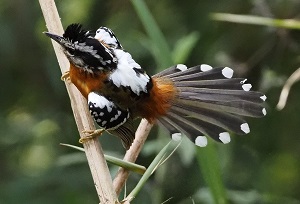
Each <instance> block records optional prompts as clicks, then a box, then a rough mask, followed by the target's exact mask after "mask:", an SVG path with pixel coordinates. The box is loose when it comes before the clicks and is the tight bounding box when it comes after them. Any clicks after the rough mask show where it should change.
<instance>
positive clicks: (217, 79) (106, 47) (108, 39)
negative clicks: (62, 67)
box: [45, 24, 266, 149]
mask: <svg viewBox="0 0 300 204" xmlns="http://www.w3.org/2000/svg"><path fill="white" fill-rule="evenodd" d="M45 34H46V35H47V36H48V37H50V38H51V39H53V40H55V41H56V42H57V43H59V44H60V45H61V47H62V49H63V52H64V54H65V55H66V56H67V58H68V60H69V62H70V71H69V74H68V76H69V77H70V80H71V82H72V83H73V84H74V85H75V86H76V87H77V88H78V90H79V91H80V92H81V93H82V95H83V96H84V97H85V98H86V99H87V100H88V107H89V110H90V113H91V115H92V117H93V118H94V120H95V121H96V123H97V124H98V125H99V126H100V127H101V128H102V129H103V130H106V131H107V132H109V133H111V134H113V135H116V136H118V137H120V138H121V140H122V143H123V145H124V146H125V148H126V149H128V148H129V147H130V145H131V144H132V142H133V140H134V132H135V130H134V127H133V124H132V123H133V120H134V119H136V118H145V119H147V120H148V121H149V122H150V123H155V122H156V121H158V122H159V123H160V124H162V125H163V126H164V127H165V128H166V129H167V130H168V131H169V132H170V134H171V136H172V139H175V140H178V139H180V138H181V133H183V134H184V135H186V136H187V137H188V138H189V139H190V140H191V141H193V142H194V143H195V144H196V145H197V146H200V147H203V146H206V145H207V138H206V137H205V136H210V137H211V138H213V139H214V140H216V141H220V142H223V143H224V144H226V143H229V142H230V140H231V139H230V135H229V132H233V133H236V134H247V133H249V132H250V129H249V125H248V123H247V122H246V121H245V120H244V119H243V117H244V116H248V117H263V116H265V115H266V109H265V108H264V106H263V102H264V101H265V100H266V96H265V95H264V94H262V93H259V92H255V91H250V89H251V84H248V83H246V79H243V78H232V76H233V70H232V69H231V68H229V67H219V68H212V67H211V66H209V65H207V64H202V65H197V66H194V67H191V68H187V67H186V66H185V65H182V64H178V65H175V66H173V67H170V68H168V69H166V70H164V71H162V72H160V73H158V74H156V75H154V76H152V77H151V76H149V75H147V74H146V72H145V71H144V70H143V69H142V68H141V66H140V65H139V64H137V63H136V62H135V61H134V60H133V58H132V56H131V55H130V54H129V53H128V52H126V51H125V50H124V49H123V47H122V46H121V44H120V42H119V40H118V39H117V38H116V36H115V34H114V33H113V32H112V31H111V30H110V29H109V28H106V27H100V28H99V29H98V30H97V32H96V35H95V36H93V34H92V33H90V32H89V31H86V30H83V29H82V26H81V25H80V24H71V25H69V26H68V27H67V29H66V30H65V32H64V34H63V36H59V35H56V34H52V33H49V32H46V33H45ZM228 131H229V132H228Z"/></svg>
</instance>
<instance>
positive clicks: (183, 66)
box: [176, 64, 187, 72]
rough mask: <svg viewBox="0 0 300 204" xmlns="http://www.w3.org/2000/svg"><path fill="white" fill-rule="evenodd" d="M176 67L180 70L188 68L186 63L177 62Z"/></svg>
mask: <svg viewBox="0 0 300 204" xmlns="http://www.w3.org/2000/svg"><path fill="white" fill-rule="evenodd" d="M176 69H179V70H180V71H182V72H183V71H185V70H187V66H186V65H184V64H177V65H176Z"/></svg>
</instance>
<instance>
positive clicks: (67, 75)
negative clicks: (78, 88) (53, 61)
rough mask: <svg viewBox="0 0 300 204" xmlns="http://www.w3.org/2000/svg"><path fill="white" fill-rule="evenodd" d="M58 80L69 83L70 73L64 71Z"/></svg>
mask: <svg viewBox="0 0 300 204" xmlns="http://www.w3.org/2000/svg"><path fill="white" fill-rule="evenodd" d="M60 79H61V80H62V81H70V71H66V72H65V73H63V75H62V76H61V77H60Z"/></svg>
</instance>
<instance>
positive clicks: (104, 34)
mask: <svg viewBox="0 0 300 204" xmlns="http://www.w3.org/2000/svg"><path fill="white" fill-rule="evenodd" d="M95 38H96V39H97V40H99V41H101V42H103V44H105V45H107V47H109V48H112V49H123V47H122V45H121V43H120V42H119V40H118V38H117V37H116V35H115V34H114V32H113V31H112V30H111V29H109V28H107V27H104V26H102V27H100V28H99V29H98V30H97V31H96V35H95Z"/></svg>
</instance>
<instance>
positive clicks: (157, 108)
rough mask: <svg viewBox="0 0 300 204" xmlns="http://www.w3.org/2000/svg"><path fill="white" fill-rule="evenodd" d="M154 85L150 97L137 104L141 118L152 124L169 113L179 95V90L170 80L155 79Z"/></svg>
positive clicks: (153, 79)
mask: <svg viewBox="0 0 300 204" xmlns="http://www.w3.org/2000/svg"><path fill="white" fill-rule="evenodd" d="M152 83H153V87H152V89H151V90H150V94H149V96H148V97H145V98H143V99H141V100H140V101H139V103H138V104H137V112H138V113H139V116H140V117H142V118H146V119H147V120H148V121H149V122H151V123H153V122H154V121H155V120H156V119H157V118H159V117H161V116H163V115H165V114H166V113H167V111H168V110H169V108H170V107H171V106H172V102H173V100H174V98H175V97H176V95H177V93H178V91H177V88H176V87H175V86H174V84H173V82H172V81H171V80H170V79H168V78H165V77H153V78H152Z"/></svg>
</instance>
